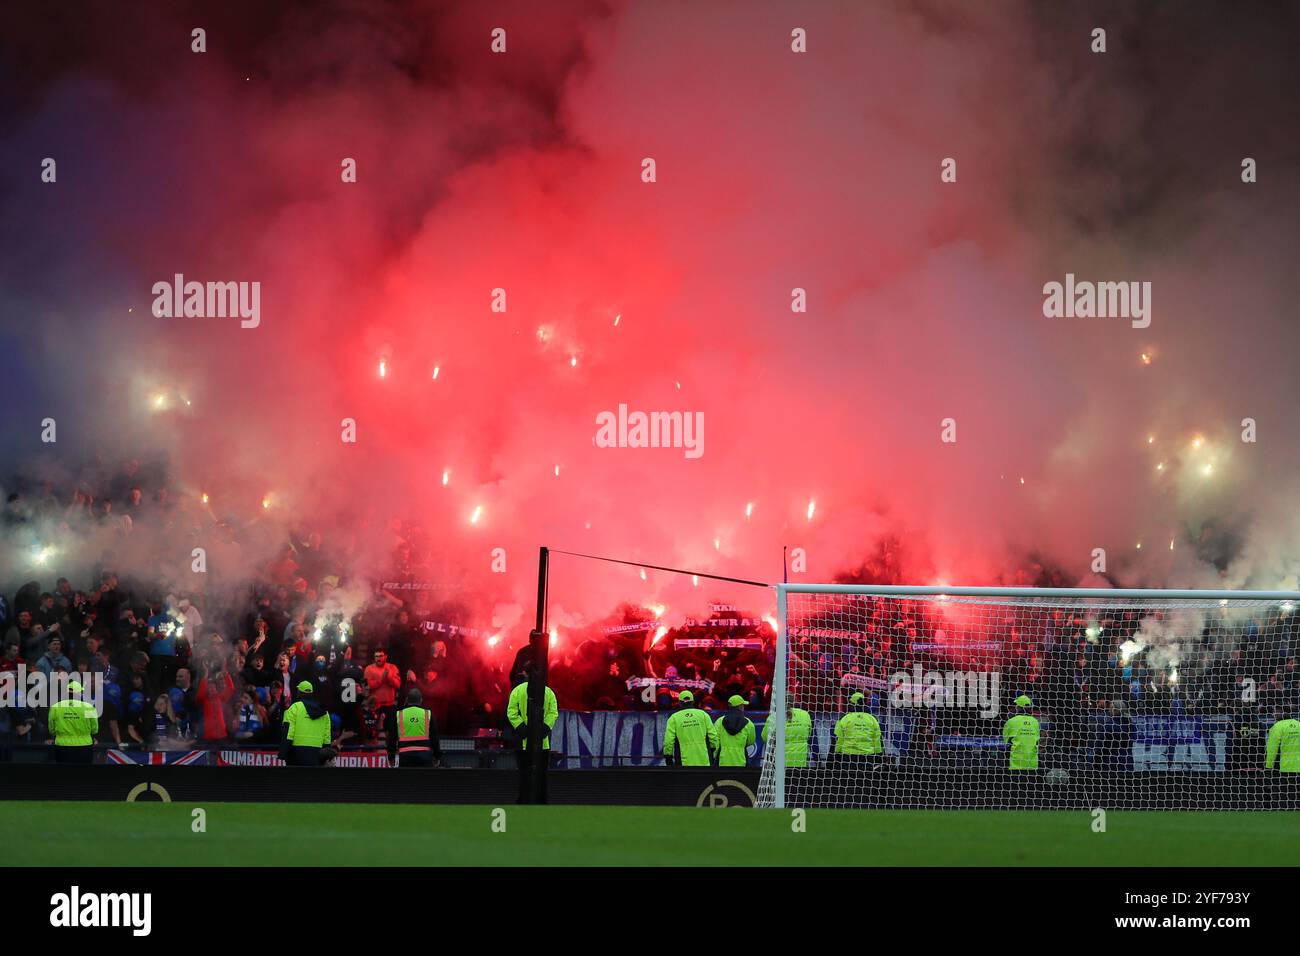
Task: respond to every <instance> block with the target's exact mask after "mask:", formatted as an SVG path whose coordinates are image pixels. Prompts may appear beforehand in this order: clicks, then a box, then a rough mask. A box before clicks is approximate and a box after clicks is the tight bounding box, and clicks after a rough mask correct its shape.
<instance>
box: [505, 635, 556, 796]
mask: <svg viewBox="0 0 1300 956" xmlns="http://www.w3.org/2000/svg"><path fill="white" fill-rule="evenodd" d="M532 676H533V663H532V662H531V661H529V662H528V663H527V664H525V665H524V679H523V682H522V683H520V684H518V685H516V687H515V689H514V690H512V691H511V692H510V699H509V701H508V702H507V703H506V719H507V720H508V721H510V726H511V727H513V728H514V731H515V764H516V766H517V767H518V768H519V802H520V803H528V802H529V798H530V789H531V788H530V786H529V784H530V781H531V780H532V774H533V761H534V760H548V759H550V754H549V753H548V751H550V749H551V729H552V728H553V727H554V726H555V722H556V721H557V720H559V719H560V705H559V703H558V702H557V701H556V699H555V691H553V690H551V689H550V688H549V687H548V688H546V693H545V694H544V695H543V697H542V724H543V726H542V752H541V753H540V754H537V755H534V754H533V752H532V751H531V750H530V749H529V747H528V681H529V679H530V678H531V677H532ZM540 798H541V801H542V803H545V802H546V774H545V772H543V773H542V792H541V794H540Z"/></svg>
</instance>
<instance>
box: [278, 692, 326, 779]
mask: <svg viewBox="0 0 1300 956" xmlns="http://www.w3.org/2000/svg"><path fill="white" fill-rule="evenodd" d="M331 736H332V728H331V727H330V715H329V711H327V710H326V709H325V706H324V705H323V704H322V703H321V702H320V701H319V700H317V699H316V697H315V695H314V694H313V693H312V686H311V681H306V680H304V681H299V682H298V699H297V700H295V701H294V702H293V704H292V705H291V706H290V707H289V709H288V710H286V711H285V712H284V739H283V740H282V741H281V742H280V756H281V757H282V758H283V759H284V762H285V763H287V764H288V765H289V766H291V767H319V766H322V765H323V764H324V763H325V761H326V760H327V759H328V758H329V756H331V754H330V753H329V751H328V750H327V749H326V748H328V747H329V745H330V738H331Z"/></svg>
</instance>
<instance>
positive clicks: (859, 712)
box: [835, 692, 884, 766]
mask: <svg viewBox="0 0 1300 956" xmlns="http://www.w3.org/2000/svg"><path fill="white" fill-rule="evenodd" d="M883 751H884V748H883V747H882V746H881V743H880V721H878V720H876V715H875V714H873V713H871V711H869V710H867V698H866V695H864V694H862V693H860V692H859V693H855V694H853V695H852V696H850V697H849V710H848V713H846V714H845V715H844V716H843V717H841V718H840V719H839V722H838V723H836V725H835V760H836V762H837V763H840V764H844V765H857V766H861V765H865V764H866V763H867V762H868V761H869V760H870V759H872V758H876V757H879V756H880V754H881V753H882V752H883Z"/></svg>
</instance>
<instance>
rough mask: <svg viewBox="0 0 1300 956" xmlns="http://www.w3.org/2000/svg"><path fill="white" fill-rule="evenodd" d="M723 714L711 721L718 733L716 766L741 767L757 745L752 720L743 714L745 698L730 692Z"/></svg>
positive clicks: (747, 761)
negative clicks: (725, 710)
mask: <svg viewBox="0 0 1300 956" xmlns="http://www.w3.org/2000/svg"><path fill="white" fill-rule="evenodd" d="M727 704H728V705H729V706H728V709H727V712H726V713H725V714H723V715H722V716H721V717H719V718H718V719H717V720H716V721H714V722H713V729H714V730H715V731H716V732H717V734H718V766H719V767H743V766H745V765H746V764H747V763H749V758H750V757H752V756H753V754H754V750H755V749H756V747H757V743H758V739H757V737H756V736H755V734H754V722H753V721H752V720H750V719H749V718H748V717H746V716H745V698H743V697H741V696H740V695H739V694H732V695H731V698H730V699H729V700H728V701H727Z"/></svg>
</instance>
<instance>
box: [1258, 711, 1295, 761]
mask: <svg viewBox="0 0 1300 956" xmlns="http://www.w3.org/2000/svg"><path fill="white" fill-rule="evenodd" d="M1279 756H1280V757H1281V760H1280V761H1279V760H1278V757H1279ZM1274 763H1276V764H1277V769H1278V770H1280V771H1281V772H1282V773H1300V720H1296V719H1295V718H1294V717H1293V718H1291V719H1290V720H1279V721H1278V722H1277V723H1275V724H1274V725H1273V726H1272V727H1270V728H1269V729H1268V745H1267V751H1266V754H1265V757H1264V769H1265V770H1272V769H1273V764H1274Z"/></svg>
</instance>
